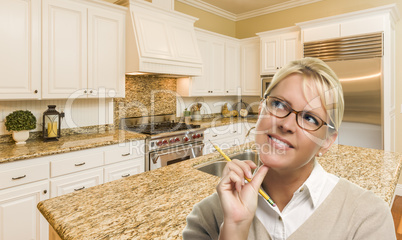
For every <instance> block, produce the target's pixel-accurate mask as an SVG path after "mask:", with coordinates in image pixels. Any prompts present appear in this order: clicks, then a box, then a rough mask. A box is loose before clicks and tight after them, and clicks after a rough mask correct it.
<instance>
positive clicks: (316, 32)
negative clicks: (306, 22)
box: [303, 23, 341, 42]
mask: <svg viewBox="0 0 402 240" xmlns="http://www.w3.org/2000/svg"><path fill="white" fill-rule="evenodd" d="M340 36H341V25H340V24H339V23H335V24H329V25H325V26H318V27H312V28H308V29H305V30H303V42H314V41H321V40H327V39H331V38H338V37H340Z"/></svg>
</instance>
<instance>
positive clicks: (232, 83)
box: [225, 40, 240, 96]
mask: <svg viewBox="0 0 402 240" xmlns="http://www.w3.org/2000/svg"><path fill="white" fill-rule="evenodd" d="M239 88H240V42H239V41H234V40H232V41H230V40H227V41H226V46H225V95H232V96H234V95H238V89H239Z"/></svg>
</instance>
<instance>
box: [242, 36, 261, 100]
mask: <svg viewBox="0 0 402 240" xmlns="http://www.w3.org/2000/svg"><path fill="white" fill-rule="evenodd" d="M241 49H242V50H241V69H242V72H241V88H242V94H243V95H248V96H260V95H261V78H260V43H259V41H258V39H257V40H256V41H254V40H253V41H250V42H245V43H243V44H242V47H241Z"/></svg>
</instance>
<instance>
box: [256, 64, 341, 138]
mask: <svg viewBox="0 0 402 240" xmlns="http://www.w3.org/2000/svg"><path fill="white" fill-rule="evenodd" d="M291 74H301V75H302V76H303V78H304V89H303V91H304V94H305V95H306V88H307V84H305V83H306V82H307V81H308V80H310V81H313V82H314V83H315V87H316V89H317V91H318V94H319V96H320V99H321V104H322V105H323V106H324V109H325V110H326V111H327V112H330V114H328V116H329V119H330V123H329V124H330V125H332V126H334V127H335V129H336V131H338V129H339V126H340V125H341V122H342V118H343V111H344V99H343V90H342V85H341V83H340V81H339V79H338V77H337V76H336V74H335V72H334V71H332V69H331V68H330V67H328V65H327V64H326V63H324V62H323V61H322V60H320V59H318V58H311V57H306V58H302V59H300V60H295V61H292V62H289V63H288V64H287V65H286V66H285V67H283V68H281V69H280V70H279V71H278V72H277V73H276V74H275V75H274V77H273V79H272V81H271V83H270V85H269V87H268V88H267V90H266V91H265V94H264V96H268V95H269V94H270V92H271V91H272V89H274V88H275V86H276V85H278V84H279V83H280V82H281V81H282V80H283V79H285V78H286V77H288V76H290V75H291Z"/></svg>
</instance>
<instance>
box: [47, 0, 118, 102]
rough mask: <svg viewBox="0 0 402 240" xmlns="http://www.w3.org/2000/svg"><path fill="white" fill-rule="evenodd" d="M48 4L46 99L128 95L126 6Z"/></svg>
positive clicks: (53, 1)
mask: <svg viewBox="0 0 402 240" xmlns="http://www.w3.org/2000/svg"><path fill="white" fill-rule="evenodd" d="M42 4H43V7H42V43H43V44H42V46H43V49H42V75H43V76H42V89H43V92H42V98H68V97H123V96H124V64H125V61H124V56H125V55H124V39H125V36H124V33H125V32H124V30H125V27H124V26H125V25H124V23H125V22H124V21H125V9H124V8H121V7H114V9H108V8H100V7H97V6H94V5H89V4H85V2H84V1H82V2H79V3H78V2H75V1H65V0H43V2H42Z"/></svg>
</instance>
